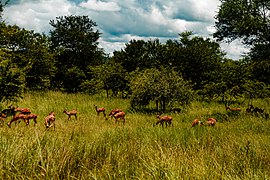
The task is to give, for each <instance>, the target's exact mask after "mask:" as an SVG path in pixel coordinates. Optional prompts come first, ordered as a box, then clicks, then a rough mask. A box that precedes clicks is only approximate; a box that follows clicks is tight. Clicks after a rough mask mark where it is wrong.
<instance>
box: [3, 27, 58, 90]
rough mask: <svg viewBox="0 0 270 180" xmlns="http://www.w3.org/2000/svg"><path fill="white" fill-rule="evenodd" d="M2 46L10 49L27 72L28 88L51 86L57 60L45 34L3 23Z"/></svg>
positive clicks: (13, 57) (16, 61)
mask: <svg viewBox="0 0 270 180" xmlns="http://www.w3.org/2000/svg"><path fill="white" fill-rule="evenodd" d="M0 47H1V48H3V49H6V50H8V52H9V54H11V55H12V61H13V63H16V64H17V65H18V68H21V69H22V70H23V71H24V72H25V73H26V83H27V87H28V88H30V89H44V88H49V87H50V86H51V78H52V77H53V75H54V73H55V67H54V65H55V62H54V55H53V54H52V53H51V51H50V49H49V41H48V38H47V37H46V36H45V35H44V34H39V33H35V32H34V31H28V30H25V29H21V28H19V27H18V26H16V25H14V26H10V25H5V24H2V26H1V29H0Z"/></svg>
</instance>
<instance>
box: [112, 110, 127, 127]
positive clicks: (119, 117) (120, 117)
mask: <svg viewBox="0 0 270 180" xmlns="http://www.w3.org/2000/svg"><path fill="white" fill-rule="evenodd" d="M125 115H126V114H125V112H123V111H120V112H118V113H115V114H114V115H113V117H114V118H115V124H116V123H117V122H118V121H119V119H120V120H121V119H122V120H123V124H125V122H126V119H125Z"/></svg>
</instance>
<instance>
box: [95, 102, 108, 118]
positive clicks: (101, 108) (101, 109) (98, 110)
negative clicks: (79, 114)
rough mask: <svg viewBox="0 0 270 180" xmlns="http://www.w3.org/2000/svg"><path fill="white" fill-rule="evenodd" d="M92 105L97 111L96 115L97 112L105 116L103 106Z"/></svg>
mask: <svg viewBox="0 0 270 180" xmlns="http://www.w3.org/2000/svg"><path fill="white" fill-rule="evenodd" d="M94 107H95V109H96V112H97V115H99V113H101V112H102V113H103V115H104V117H106V114H105V110H106V109H105V108H103V107H100V108H98V107H97V105H94Z"/></svg>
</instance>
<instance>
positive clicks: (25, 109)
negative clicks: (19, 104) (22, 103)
mask: <svg viewBox="0 0 270 180" xmlns="http://www.w3.org/2000/svg"><path fill="white" fill-rule="evenodd" d="M15 112H20V114H25V115H27V114H31V111H30V109H29V108H15Z"/></svg>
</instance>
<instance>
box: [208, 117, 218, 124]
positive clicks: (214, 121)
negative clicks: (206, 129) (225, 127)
mask: <svg viewBox="0 0 270 180" xmlns="http://www.w3.org/2000/svg"><path fill="white" fill-rule="evenodd" d="M216 123H217V120H216V119H215V118H208V119H207V121H206V125H208V126H214V125H215V124H216Z"/></svg>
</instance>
